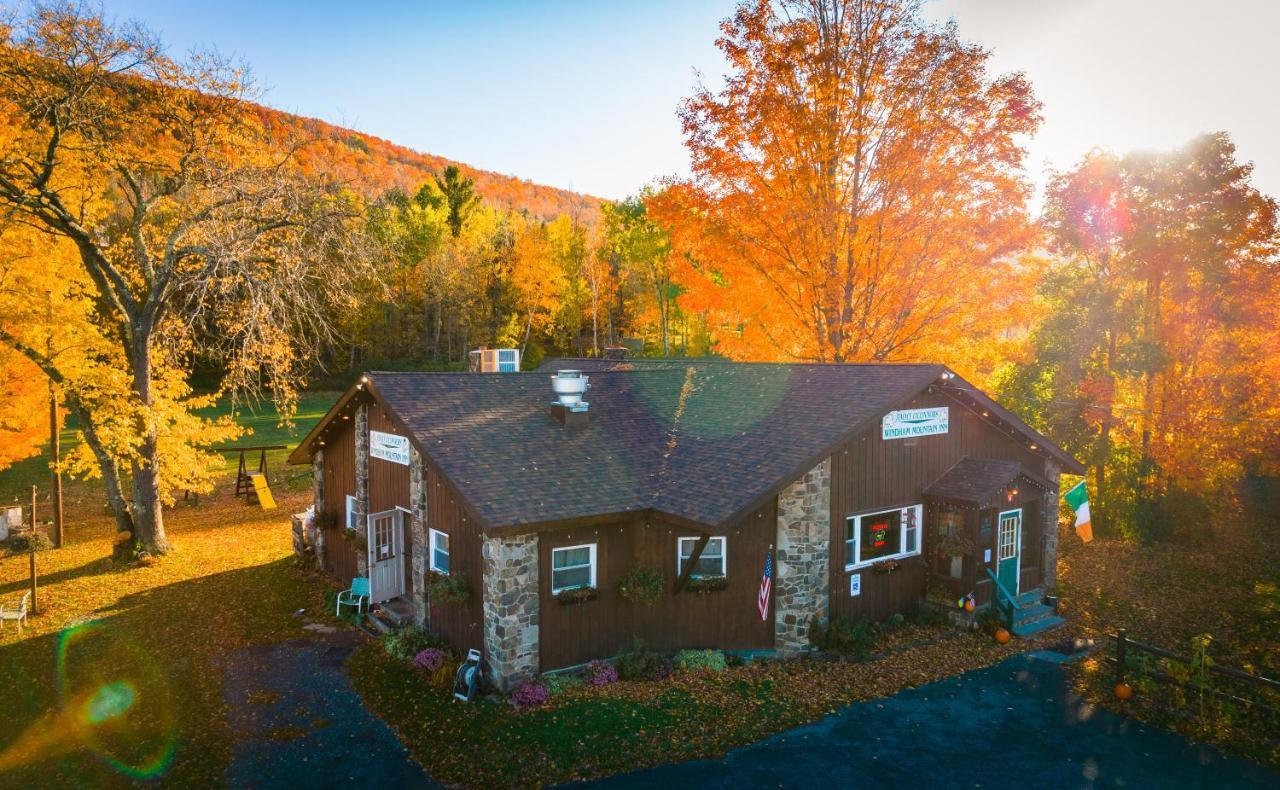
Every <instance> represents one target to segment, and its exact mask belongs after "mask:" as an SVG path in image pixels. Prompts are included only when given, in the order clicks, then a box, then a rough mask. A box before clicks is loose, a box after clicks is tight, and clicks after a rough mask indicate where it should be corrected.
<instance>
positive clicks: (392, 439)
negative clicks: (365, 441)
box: [369, 431, 409, 466]
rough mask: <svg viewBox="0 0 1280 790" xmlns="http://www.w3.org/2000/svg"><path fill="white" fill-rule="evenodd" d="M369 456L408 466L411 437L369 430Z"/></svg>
mask: <svg viewBox="0 0 1280 790" xmlns="http://www.w3.org/2000/svg"><path fill="white" fill-rule="evenodd" d="M369 457H371V458H381V459H382V460H384V461H390V462H391V463H393V464H400V465H401V466H408V465H409V437H407V436H396V435H395V434H394V433H383V432H382V431H369Z"/></svg>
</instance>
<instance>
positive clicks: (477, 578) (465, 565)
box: [424, 465, 484, 655]
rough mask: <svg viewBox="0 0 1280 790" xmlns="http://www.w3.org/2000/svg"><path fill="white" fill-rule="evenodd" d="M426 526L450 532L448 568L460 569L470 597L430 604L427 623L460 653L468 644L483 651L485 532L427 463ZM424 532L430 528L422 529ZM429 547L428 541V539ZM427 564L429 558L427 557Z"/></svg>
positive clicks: (463, 651) (450, 569)
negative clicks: (449, 604) (469, 590)
mask: <svg viewBox="0 0 1280 790" xmlns="http://www.w3.org/2000/svg"><path fill="white" fill-rule="evenodd" d="M426 485H427V524H426V526H427V528H428V529H437V530H439V531H441V532H443V533H445V534H446V535H448V536H449V571H450V573H461V574H463V575H464V576H465V577H466V579H467V583H468V585H469V586H470V588H471V597H470V598H469V599H468V600H467V601H466V602H465V603H462V604H457V605H454V606H431V607H429V608H430V612H429V614H428V621H427V627H428V628H429V629H430V630H432V631H434V632H435V633H437V634H439V635H441V636H443V637H444V638H445V639H448V640H449V643H450V644H451V645H453V647H454V649H455V650H457V651H458V653H459V655H466V652H467V650H468V649H470V648H473V647H474V648H476V649H478V650H480V651H481V652H482V653H483V652H484V628H483V623H484V557H483V555H482V550H483V547H484V536H483V534H482V533H481V531H480V530H479V529H477V528H476V524H475V520H474V519H473V518H471V517H470V516H469V515H468V514H467V512H466V511H465V510H464V509H463V506H462V498H461V497H460V496H458V494H457V493H456V492H455V491H454V490H453V488H452V487H451V486H450V485H449V484H448V482H447V481H445V480H444V479H443V478H442V477H441V475H440V473H439V472H438V471H437V470H436V469H435V468H434V467H432V466H430V465H428V467H427V474H426ZM424 534H426V535H430V534H431V533H430V532H427V531H426V530H424ZM427 546H428V551H429V550H430V542H429V541H428V544H427ZM427 567H428V568H430V567H431V558H430V556H428V557H427Z"/></svg>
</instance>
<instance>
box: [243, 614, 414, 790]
mask: <svg viewBox="0 0 1280 790" xmlns="http://www.w3.org/2000/svg"><path fill="white" fill-rule="evenodd" d="M360 638H361V637H360V636H359V635H357V634H356V633H355V632H353V631H341V632H338V633H335V634H327V635H324V636H319V637H317V638H314V639H296V640H292V641H289V642H283V643H281V644H275V645H260V646H255V647H251V648H248V649H245V650H241V651H239V652H237V653H235V654H232V655H231V656H230V657H229V658H228V661H227V663H226V666H225V669H224V671H223V682H222V688H223V695H224V697H225V699H226V701H227V705H228V706H229V707H230V713H229V714H228V723H229V724H230V726H231V728H232V730H233V731H234V732H235V733H236V734H237V742H236V746H235V750H234V752H233V755H232V760H231V766H230V768H228V769H227V783H228V784H229V785H230V786H231V787H236V788H241V787H246V788H295V787H307V788H343V790H349V789H350V788H352V787H376V788H416V787H438V785H435V784H433V783H432V782H431V780H430V779H429V778H427V776H426V774H424V773H423V771H422V768H421V767H419V766H418V764H417V763H415V762H414V761H413V759H412V758H411V757H410V756H409V753H408V751H407V750H405V748H404V747H403V746H401V745H400V742H399V741H398V740H396V736H395V733H394V732H392V731H391V728H390V727H388V726H387V725H386V724H384V723H383V722H382V720H381V719H379V718H377V717H376V716H374V715H373V714H372V713H370V712H369V711H368V710H366V709H365V707H364V704H363V703H362V702H361V701H360V696H359V694H357V693H356V690H355V689H354V688H352V687H351V683H350V682H349V681H348V680H347V675H346V672H345V671H343V663H344V662H345V661H346V660H347V657H348V656H349V655H351V651H352V650H353V649H354V647H355V645H356V643H357V640H359V639H360Z"/></svg>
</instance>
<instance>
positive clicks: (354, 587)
mask: <svg viewBox="0 0 1280 790" xmlns="http://www.w3.org/2000/svg"><path fill="white" fill-rule="evenodd" d="M368 603H369V579H368V577H366V576H357V577H355V578H354V579H352V580H351V589H350V590H343V591H342V592H340V593H338V605H337V606H336V607H335V608H334V611H333V616H334V617H341V616H342V607H344V606H354V607H356V613H357V614H363V613H364V608H365V606H366V605H368Z"/></svg>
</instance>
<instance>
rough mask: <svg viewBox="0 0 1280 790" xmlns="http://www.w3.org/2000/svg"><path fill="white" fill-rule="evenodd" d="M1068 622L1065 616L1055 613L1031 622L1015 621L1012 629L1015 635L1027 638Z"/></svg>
mask: <svg viewBox="0 0 1280 790" xmlns="http://www.w3.org/2000/svg"><path fill="white" fill-rule="evenodd" d="M1066 622H1067V621H1066V620H1064V619H1063V618H1061V617H1059V616H1057V615H1056V614H1053V615H1049V616H1048V617H1041V618H1040V619H1038V620H1034V621H1032V622H1029V623H1021V624H1020V623H1014V624H1013V628H1011V629H1010V630H1011V631H1012V632H1013V635H1014V636H1017V637H1021V638H1022V639H1027V638H1028V637H1032V636H1035V635H1036V634H1039V633H1042V632H1044V631H1048V630H1050V629H1053V628H1057V627H1059V626H1061V625H1064V624H1065V623H1066Z"/></svg>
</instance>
